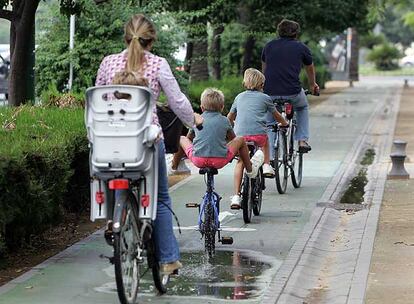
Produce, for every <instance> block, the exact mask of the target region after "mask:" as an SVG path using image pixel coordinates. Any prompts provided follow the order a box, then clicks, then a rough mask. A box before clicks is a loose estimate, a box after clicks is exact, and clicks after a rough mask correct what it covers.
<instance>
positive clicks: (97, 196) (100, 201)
mask: <svg viewBox="0 0 414 304" xmlns="http://www.w3.org/2000/svg"><path fill="white" fill-rule="evenodd" d="M95 201H96V202H97V203H98V204H103V203H104V201H105V198H104V193H103V192H102V191H96V193H95Z"/></svg>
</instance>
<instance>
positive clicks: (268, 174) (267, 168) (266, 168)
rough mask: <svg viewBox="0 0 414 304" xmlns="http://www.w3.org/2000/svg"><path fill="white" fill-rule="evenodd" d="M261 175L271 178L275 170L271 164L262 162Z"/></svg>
mask: <svg viewBox="0 0 414 304" xmlns="http://www.w3.org/2000/svg"><path fill="white" fill-rule="evenodd" d="M263 175H264V177H266V178H273V177H275V170H273V168H272V166H271V165H269V164H264V165H263Z"/></svg>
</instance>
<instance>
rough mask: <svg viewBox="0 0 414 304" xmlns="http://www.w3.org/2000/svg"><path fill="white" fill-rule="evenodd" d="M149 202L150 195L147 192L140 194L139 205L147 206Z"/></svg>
mask: <svg viewBox="0 0 414 304" xmlns="http://www.w3.org/2000/svg"><path fill="white" fill-rule="evenodd" d="M149 204H150V196H149V194H143V195H142V196H141V206H142V207H144V208H147V207H148V206H149Z"/></svg>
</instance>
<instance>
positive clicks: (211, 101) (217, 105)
mask: <svg viewBox="0 0 414 304" xmlns="http://www.w3.org/2000/svg"><path fill="white" fill-rule="evenodd" d="M223 108H224V95H223V93H222V92H221V91H220V90H217V89H214V88H207V89H205V90H204V92H203V93H202V94H201V110H202V111H203V114H202V115H201V116H202V117H203V118H204V122H203V128H202V129H201V130H198V129H192V130H190V132H189V133H188V135H187V137H185V136H181V138H180V147H181V149H180V150H179V151H178V152H177V153H176V154H174V159H173V162H172V169H173V170H176V169H177V166H178V163H179V161H180V159H181V157H182V156H183V155H184V153H185V154H186V155H187V157H188V158H189V159H190V160H191V161H192V162H193V164H194V165H195V166H196V167H198V168H205V167H209V168H216V169H220V168H223V167H224V166H225V165H226V164H228V163H229V162H230V161H231V160H232V159H233V158H234V156H235V155H237V154H239V155H240V159H241V162H242V163H243V165H244V166H245V168H246V171H247V175H248V176H249V177H251V178H253V177H256V176H257V173H258V170H259V168H260V166H261V165H262V164H263V159H264V156H263V152H262V151H260V150H259V151H257V152H256V153H255V155H253V157H252V159H251V160H250V157H249V150H248V148H247V145H246V143H245V140H244V139H243V137H236V135H235V134H234V131H233V128H232V126H231V124H230V121H229V120H228V119H227V118H226V117H225V116H223V115H222V114H221V112H222V111H223Z"/></svg>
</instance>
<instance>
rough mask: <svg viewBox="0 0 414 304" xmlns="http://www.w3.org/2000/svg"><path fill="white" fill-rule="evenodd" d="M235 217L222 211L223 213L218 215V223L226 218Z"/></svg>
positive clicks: (233, 214)
mask: <svg viewBox="0 0 414 304" xmlns="http://www.w3.org/2000/svg"><path fill="white" fill-rule="evenodd" d="M235 215H236V214H235V213H232V212H228V211H223V212H220V214H219V221H220V222H223V220H224V219H225V218H226V217H228V216H235Z"/></svg>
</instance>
